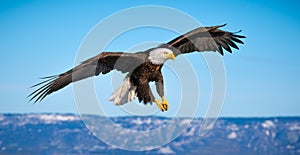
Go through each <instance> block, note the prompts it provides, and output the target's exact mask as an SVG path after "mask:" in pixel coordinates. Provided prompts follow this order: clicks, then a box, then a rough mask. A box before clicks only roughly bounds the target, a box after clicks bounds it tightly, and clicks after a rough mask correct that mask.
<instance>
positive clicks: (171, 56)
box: [167, 53, 175, 60]
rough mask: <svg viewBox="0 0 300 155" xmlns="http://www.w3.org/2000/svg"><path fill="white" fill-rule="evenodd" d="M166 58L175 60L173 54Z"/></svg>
mask: <svg viewBox="0 0 300 155" xmlns="http://www.w3.org/2000/svg"><path fill="white" fill-rule="evenodd" d="M167 58H170V59H172V60H175V55H174V54H173V53H170V54H168V55H167Z"/></svg>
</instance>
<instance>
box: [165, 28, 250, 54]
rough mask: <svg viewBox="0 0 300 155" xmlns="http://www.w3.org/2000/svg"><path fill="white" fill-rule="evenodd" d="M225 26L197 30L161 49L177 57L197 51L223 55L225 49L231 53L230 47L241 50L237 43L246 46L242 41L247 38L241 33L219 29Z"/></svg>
mask: <svg viewBox="0 0 300 155" xmlns="http://www.w3.org/2000/svg"><path fill="white" fill-rule="evenodd" d="M225 25H226V24H224V25H219V26H211V27H199V28H196V29H194V30H192V31H190V32H187V33H185V34H183V35H181V36H179V37H177V38H175V39H173V40H171V41H170V42H168V43H166V44H163V45H161V47H167V48H171V49H172V50H173V52H174V54H175V56H177V55H180V54H185V53H191V52H196V51H197V52H205V51H218V52H219V53H220V54H221V55H223V54H224V53H223V48H224V49H225V50H226V51H228V52H230V53H231V52H232V50H231V48H230V47H233V48H235V49H239V47H238V46H237V45H236V44H235V42H236V43H240V44H244V43H243V41H241V40H240V39H242V38H246V37H245V36H243V35H238V34H237V33H239V32H241V31H238V32H235V33H234V32H228V31H223V30H220V29H219V28H221V27H223V26H225Z"/></svg>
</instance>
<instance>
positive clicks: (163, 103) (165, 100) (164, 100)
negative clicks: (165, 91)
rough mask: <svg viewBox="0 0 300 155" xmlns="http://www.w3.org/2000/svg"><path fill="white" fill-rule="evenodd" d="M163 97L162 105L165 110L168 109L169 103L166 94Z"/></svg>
mask: <svg viewBox="0 0 300 155" xmlns="http://www.w3.org/2000/svg"><path fill="white" fill-rule="evenodd" d="M161 99H162V105H163V107H164V109H165V111H167V110H168V109H169V103H168V101H167V99H166V98H165V97H164V96H163V97H162V98H161Z"/></svg>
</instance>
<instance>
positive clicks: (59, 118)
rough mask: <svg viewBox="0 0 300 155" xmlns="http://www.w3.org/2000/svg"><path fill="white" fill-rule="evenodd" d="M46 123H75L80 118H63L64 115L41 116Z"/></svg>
mask: <svg viewBox="0 0 300 155" xmlns="http://www.w3.org/2000/svg"><path fill="white" fill-rule="evenodd" d="M39 118H40V119H41V120H43V121H44V122H45V123H53V122H56V121H74V120H78V119H79V118H78V117H75V116H63V115H41V116H40V117H39Z"/></svg>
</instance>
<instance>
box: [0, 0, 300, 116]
mask: <svg viewBox="0 0 300 155" xmlns="http://www.w3.org/2000/svg"><path fill="white" fill-rule="evenodd" d="M142 5H160V6H167V7H171V8H175V9H178V10H180V11H183V12H185V13H187V14H189V15H190V16H192V17H193V18H195V19H196V20H198V21H199V22H201V23H202V24H203V25H206V26H210V25H218V24H223V23H227V24H228V25H227V26H226V27H225V28H224V29H225V30H229V31H238V30H240V29H242V30H243V32H242V34H244V35H246V36H247V39H245V40H244V42H245V45H242V46H241V48H240V51H235V52H234V53H233V54H227V53H226V54H225V56H224V57H223V59H224V63H225V67H226V75H227V77H226V79H227V83H226V85H227V92H226V97H225V103H224V106H223V110H222V113H221V116H236V117H249V116H266V117H267V116H295V115H296V116H299V114H300V95H299V92H300V89H299V88H300V82H299V80H298V79H300V74H299V73H300V72H299V71H300V68H299V65H300V64H299V63H300V62H299V58H300V51H299V49H298V44H299V37H298V35H299V34H300V30H299V27H300V11H299V10H300V3H299V2H298V1H296V0H295V1H283V0H282V1H255V0H249V1H226V2H225V1H224V2H222V1H203V2H200V1H196V0H195V1H189V2H186V1H128V2H126V3H125V2H123V3H120V2H119V1H110V2H108V1H89V2H88V3H87V2H85V1H72V2H71V1H1V2H0V34H1V36H0V42H1V46H0V55H1V62H0V63H1V65H0V68H1V78H0V79H1V80H0V91H1V93H0V95H1V96H0V99H1V100H0V101H1V102H0V112H1V113H33V112H59V113H77V111H76V106H75V103H74V96H73V92H72V86H68V87H67V88H65V89H63V90H61V91H60V92H57V93H55V94H52V95H50V96H48V97H47V98H46V99H45V100H44V101H43V102H42V103H40V104H35V105H34V104H32V103H28V99H27V98H26V96H27V95H28V94H29V93H30V92H31V91H32V89H28V88H29V87H30V86H31V85H33V84H35V83H37V82H39V79H38V78H39V77H43V76H48V75H53V74H57V73H61V72H64V71H66V70H68V69H70V68H71V67H73V65H74V60H75V57H76V54H77V52H78V49H79V47H80V44H81V42H82V41H83V39H84V38H85V36H86V35H87V34H88V32H90V30H91V29H92V28H93V27H94V26H95V25H96V24H97V23H99V22H100V21H101V20H103V19H104V18H106V17H109V16H110V15H111V14H113V13H115V12H117V11H120V10H123V9H127V8H130V7H135V6H142ZM118 24H121V23H118ZM140 34H142V35H140ZM177 35H178V34H176V33H172V32H170V31H163V30H160V29H151V28H145V29H138V30H134V31H130V32H128V33H125V34H123V35H121V36H120V37H119V38H117V39H116V40H114V41H113V42H112V43H111V44H110V46H108V47H107V49H108V50H112V51H123V50H128V49H130V48H132V47H134V46H135V45H137V44H139V43H140V42H146V41H157V42H167V41H169V40H171V39H172V38H174V37H176V36H177ZM141 36H143V37H141ZM99 52H100V51H99ZM186 58H187V59H189V60H190V61H191V64H192V65H193V66H194V67H195V68H199V70H197V75H198V76H199V77H200V81H199V85H200V91H201V95H200V97H201V99H200V100H201V103H200V104H199V107H198V108H199V109H198V113H197V116H204V114H205V112H206V110H207V107H208V105H207V102H208V101H209V98H208V97H207V96H209V92H210V91H211V90H210V85H209V83H210V81H209V72H208V70H207V66H206V64H205V62H204V59H203V57H202V56H201V55H200V54H199V55H195V54H192V55H189V56H186ZM174 63H176V61H175V62H174ZM164 74H166V75H169V76H172V73H171V72H170V70H168V69H167V68H166V69H164ZM173 76H174V75H173ZM109 78H110V77H109V76H105V77H98V78H96V79H95V81H96V84H97V86H98V85H101V81H102V80H103V81H105V80H107V79H109ZM165 81H166V87H167V88H168V87H171V86H174V85H176V83H175V84H174V83H172V82H176V81H175V80H169V82H167V81H168V79H167V77H165ZM101 88H102V87H101ZM167 88H166V89H167ZM98 89H100V87H97V90H98ZM111 91H112V88H106V87H105V89H101V90H99V91H97V93H98V94H97V95H98V96H99V95H102V94H99V93H101V92H103V96H104V97H107V98H108V97H109V95H110V94H111ZM167 91H168V90H167ZM168 92H169V94H172V90H169V91H168ZM167 98H168V99H169V101H174V99H172V95H170V96H168V97H167ZM175 98H176V97H175ZM185 104H188V103H185ZM105 106H106V108H107V112H108V113H110V115H112V116H118V115H128V114H127V113H126V112H124V111H122V109H120V108H119V107H115V106H113V105H112V103H110V102H107V105H105ZM170 106H171V109H170V111H169V112H168V113H163V114H162V113H156V114H157V115H162V116H172V115H174V113H175V112H176V110H175V109H176V107H177V105H172V104H171V103H170ZM172 106H173V109H174V110H173V111H172ZM146 108H151V107H150V106H145V109H146Z"/></svg>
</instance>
